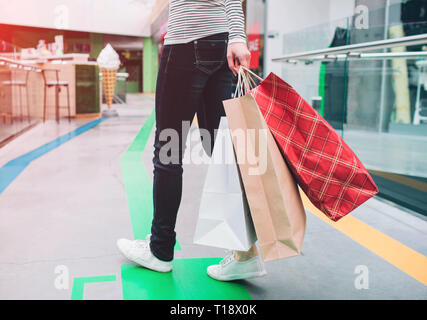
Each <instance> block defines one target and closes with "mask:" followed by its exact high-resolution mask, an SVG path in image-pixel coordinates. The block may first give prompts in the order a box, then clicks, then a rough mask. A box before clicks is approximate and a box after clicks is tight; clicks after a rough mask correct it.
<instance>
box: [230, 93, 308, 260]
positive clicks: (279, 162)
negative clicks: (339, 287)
mask: <svg viewBox="0 0 427 320" xmlns="http://www.w3.org/2000/svg"><path fill="white" fill-rule="evenodd" d="M224 107H225V111H226V114H227V118H228V123H229V128H230V133H231V135H232V137H233V145H234V149H235V152H236V156H237V162H238V165H239V169H240V173H241V176H242V181H243V186H244V188H245V191H246V196H247V199H248V203H249V207H250V212H251V215H252V220H253V222H254V226H255V231H256V234H257V237H258V244H259V247H260V250H261V254H262V257H263V260H264V261H271V260H277V259H282V258H288V257H292V256H296V255H299V254H300V253H301V248H302V243H303V239H304V234H305V225H306V215H305V211H304V207H303V204H302V201H301V197H300V194H299V191H298V188H297V184H296V182H295V179H294V177H293V176H292V174H291V172H290V171H289V169H288V167H287V165H286V162H285V160H284V158H283V156H282V154H281V152H280V150H279V148H278V146H277V144H276V141H275V140H274V137H273V135H272V134H271V132H270V130H269V129H268V127H267V124H266V122H265V120H264V118H263V116H262V114H261V112H260V111H259V108H258V105H257V103H256V101H255V99H254V98H253V97H252V96H251V95H246V96H242V97H240V98H235V99H230V100H226V101H224ZM251 131H252V133H250V132H251ZM237 133H240V135H239V137H240V136H241V135H242V133H243V135H244V136H245V142H244V143H242V139H240V142H239V138H237ZM257 150H258V152H257ZM261 153H264V155H263V156H261ZM257 158H258V159H257ZM262 158H264V159H265V160H264V162H265V164H264V166H262V165H261V164H260V162H261V160H260V159H262ZM249 159H252V161H250V160H249ZM253 159H257V161H258V163H255V164H254V161H253ZM255 167H258V168H259V170H258V172H257V170H255ZM254 172H255V173H254Z"/></svg>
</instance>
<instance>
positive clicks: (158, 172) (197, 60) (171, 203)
mask: <svg viewBox="0 0 427 320" xmlns="http://www.w3.org/2000/svg"><path fill="white" fill-rule="evenodd" d="M226 39H227V35H226V34H222V35H215V36H210V37H207V38H203V39H199V40H196V41H195V42H194V43H191V44H187V45H176V46H172V52H171V53H170V57H169V59H168V61H169V62H168V63H167V64H166V68H165V70H163V74H162V76H163V77H164V79H163V80H162V81H159V86H158V88H157V93H156V96H158V100H157V101H156V121H157V126H156V138H155V152H154V159H153V163H154V193H153V200H154V217H153V224H152V228H151V232H152V236H151V243H150V246H151V250H152V252H153V254H154V255H155V256H156V257H157V258H158V259H160V260H163V261H171V260H172V259H173V253H174V252H173V248H174V245H175V238H176V233H175V224H176V218H177V213H178V209H179V206H180V202H181V196H182V174H183V170H182V158H183V155H184V151H185V150H184V144H185V141H186V139H187V134H188V129H189V126H188V127H187V130H185V129H184V130H183V121H187V122H189V123H191V121H192V119H193V118H194V115H195V113H196V111H197V109H198V106H200V105H201V104H202V103H203V99H202V96H203V95H204V92H205V89H206V87H208V86H211V84H210V83H211V80H212V79H213V78H215V77H216V74H219V73H220V72H219V70H224V69H223V68H222V67H223V66H224V65H225V64H226V49H227V41H226ZM161 72H162V71H161ZM222 72H224V71H222ZM227 80H228V82H229V83H227V84H226V82H225V80H224V81H223V84H222V86H223V87H222V88H221V90H222V91H221V90H219V89H218V90H216V92H213V96H212V99H214V100H215V101H216V103H214V104H212V103H210V105H209V108H211V110H210V111H211V113H213V114H218V111H217V110H216V109H219V107H220V106H221V107H222V100H224V99H226V98H229V97H230V95H228V93H227V92H228V91H230V90H231V76H227ZM213 83H215V82H213ZM218 88H219V87H218ZM224 88H225V89H224ZM224 90H227V92H225V91H224ZM223 98H224V99H223ZM219 112H220V111H219ZM220 113H221V112H220ZM218 124H219V120H218V123H217V124H215V122H214V123H213V124H210V125H213V126H215V125H216V128H217V127H218ZM216 128H215V129H216ZM168 132H170V133H171V134H173V133H175V134H176V135H177V137H178V138H179V139H178V140H179V141H178V143H175V144H173V143H170V142H171V140H170V139H162V138H164V137H162V135H163V134H164V135H165V136H168ZM165 133H166V134H165ZM165 159H166V161H164V160H165Z"/></svg>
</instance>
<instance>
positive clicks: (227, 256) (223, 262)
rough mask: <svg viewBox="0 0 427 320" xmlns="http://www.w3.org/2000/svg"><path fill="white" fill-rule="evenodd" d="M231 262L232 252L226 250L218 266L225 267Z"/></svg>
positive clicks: (232, 258)
mask: <svg viewBox="0 0 427 320" xmlns="http://www.w3.org/2000/svg"><path fill="white" fill-rule="evenodd" d="M233 260H234V251H230V250H227V251H226V254H225V256H224V258H223V259H222V260H221V262H220V263H219V264H220V266H226V265H227V264H229V263H230V262H231V261H233Z"/></svg>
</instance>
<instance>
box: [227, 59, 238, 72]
mask: <svg viewBox="0 0 427 320" xmlns="http://www.w3.org/2000/svg"><path fill="white" fill-rule="evenodd" d="M227 61H228V67H229V68H230V70H231V71H232V72H233V74H234V76H236V74H237V71H236V65H235V61H234V56H233V55H232V54H228V55H227Z"/></svg>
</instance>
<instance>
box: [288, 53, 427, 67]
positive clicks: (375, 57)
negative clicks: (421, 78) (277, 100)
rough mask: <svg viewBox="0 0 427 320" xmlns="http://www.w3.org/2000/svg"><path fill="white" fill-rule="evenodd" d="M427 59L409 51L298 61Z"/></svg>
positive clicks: (422, 55)
mask: <svg viewBox="0 0 427 320" xmlns="http://www.w3.org/2000/svg"><path fill="white" fill-rule="evenodd" d="M422 58H427V51H411V52H387V53H358V54H355V53H352V54H338V55H327V56H318V57H315V58H312V59H300V60H299V61H302V62H305V63H307V64H308V63H312V62H314V61H322V62H323V61H345V60H348V61H349V60H392V59H422ZM287 62H288V63H294V62H295V63H296V62H297V60H294V61H291V60H290V61H287Z"/></svg>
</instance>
